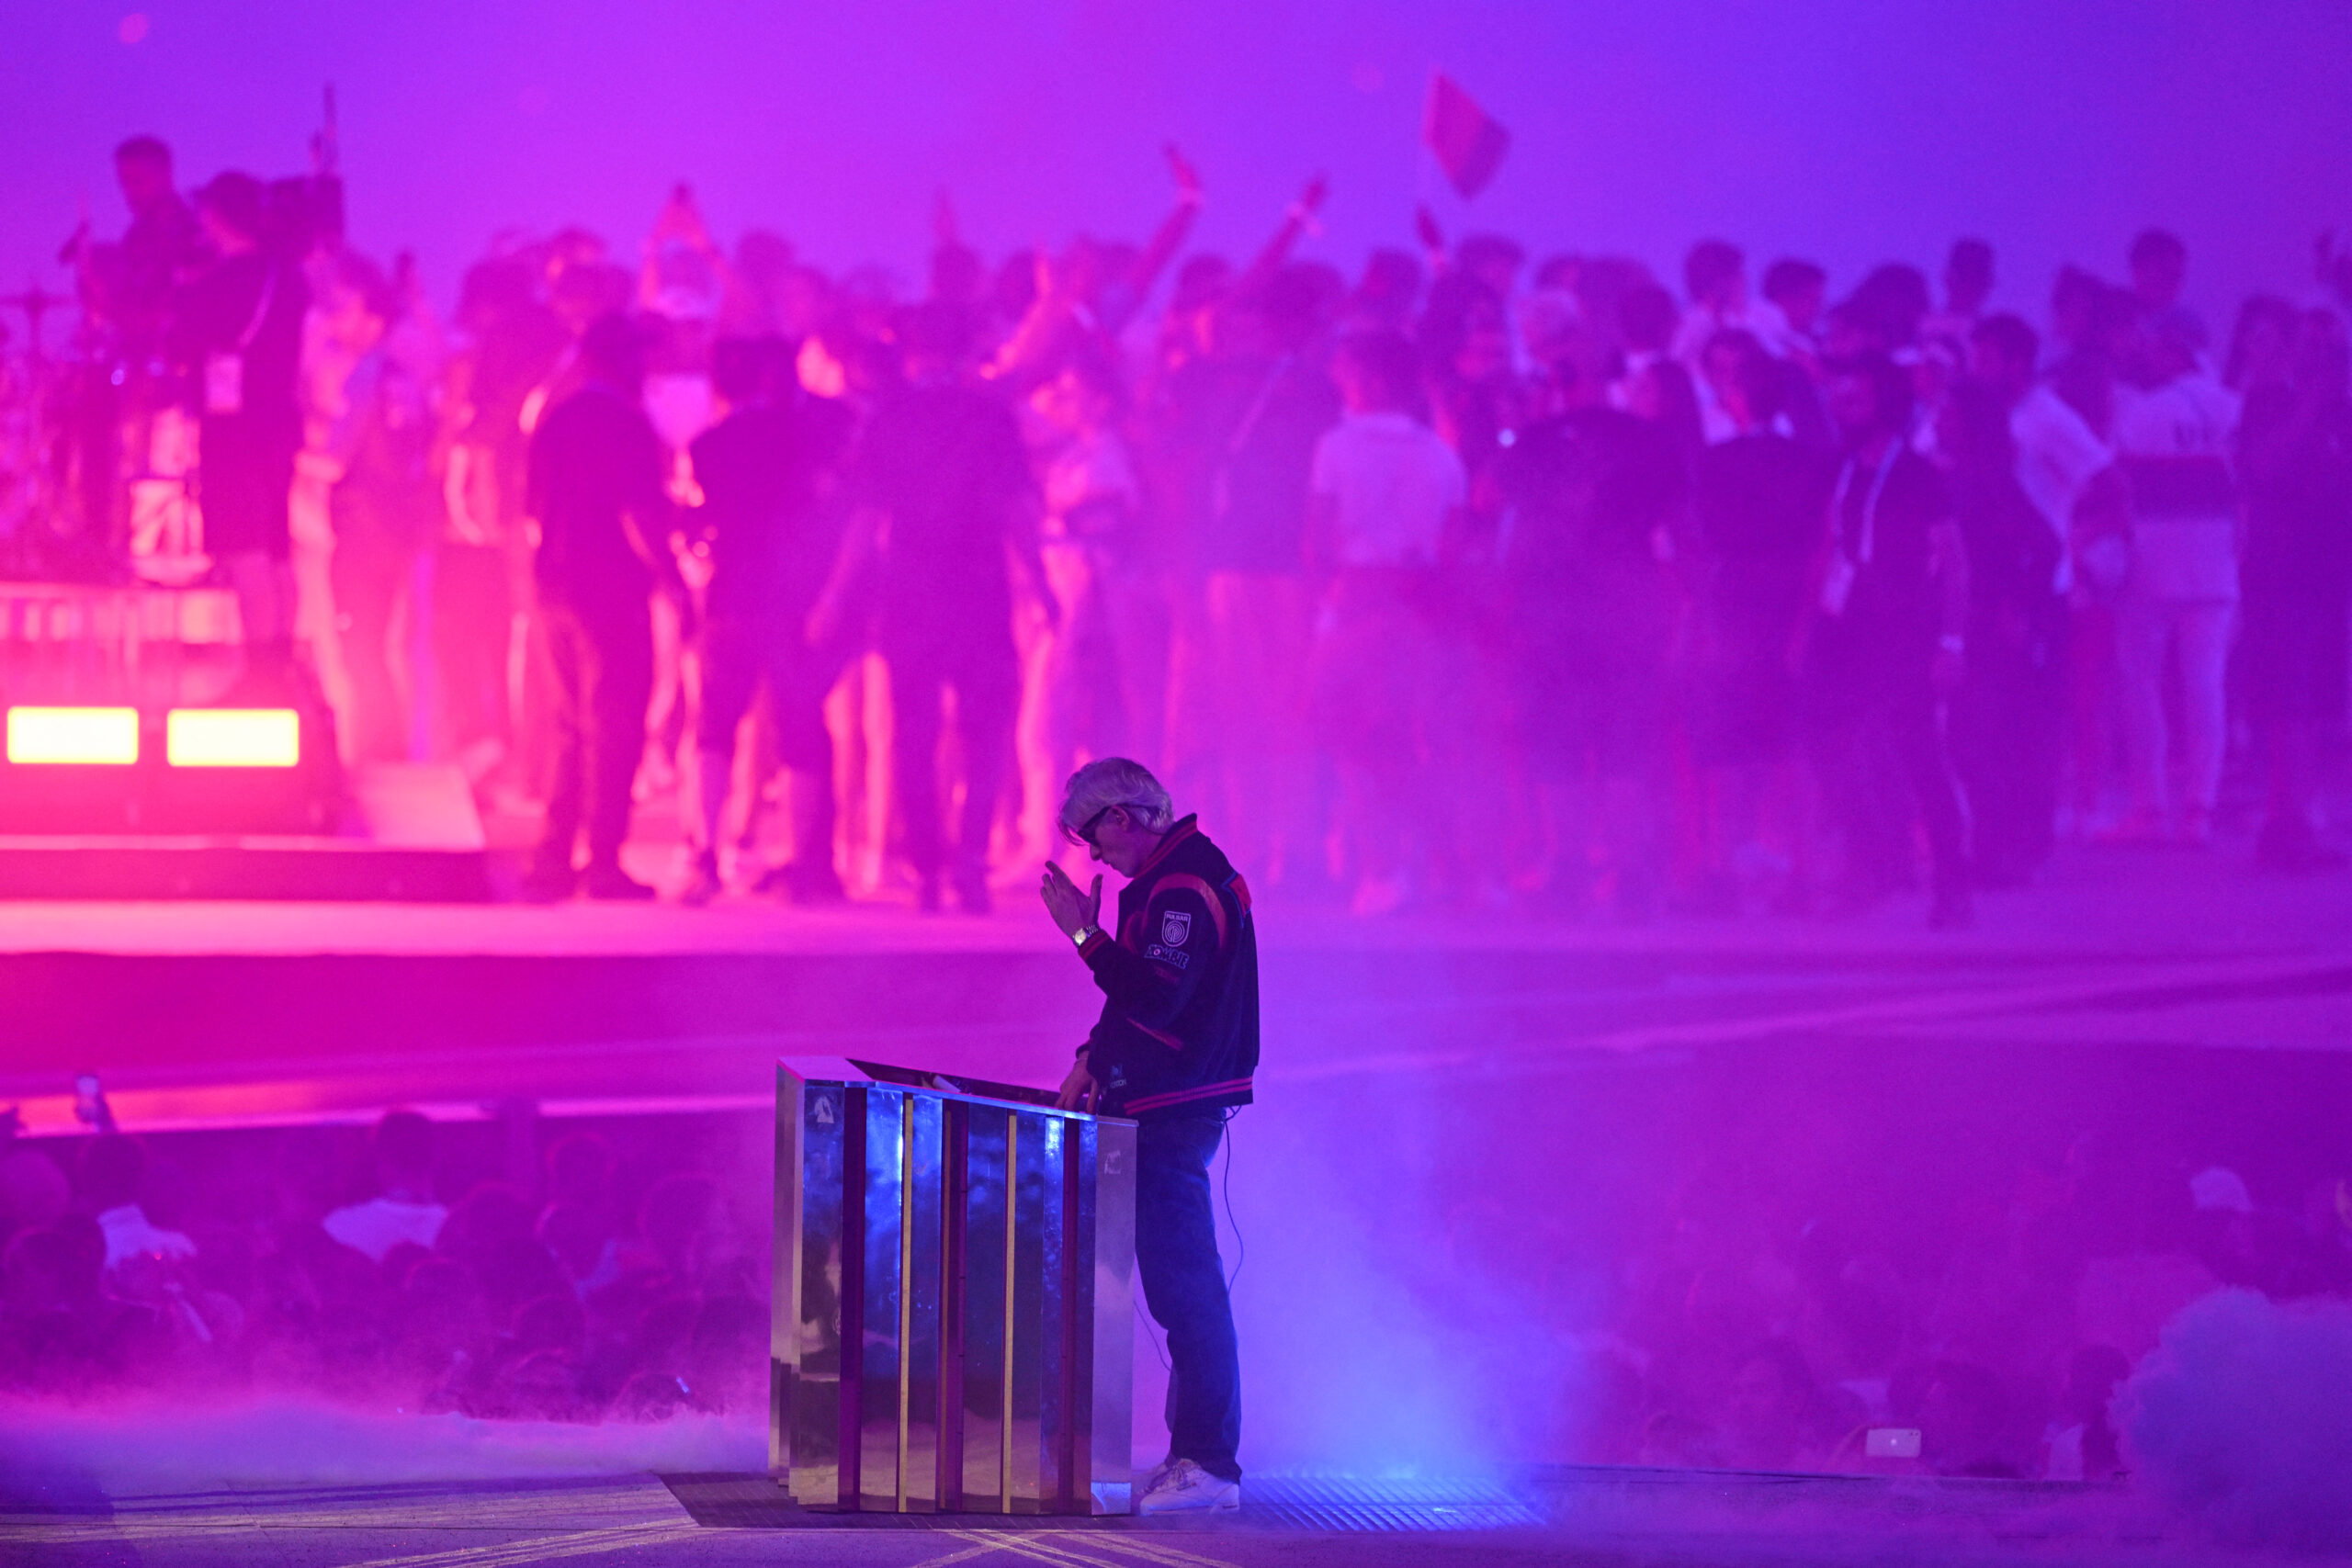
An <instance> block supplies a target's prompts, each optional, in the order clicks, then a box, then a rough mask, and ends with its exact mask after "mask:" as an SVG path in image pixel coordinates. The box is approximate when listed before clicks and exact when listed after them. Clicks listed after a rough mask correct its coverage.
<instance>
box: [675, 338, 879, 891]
mask: <svg viewBox="0 0 2352 1568" xmlns="http://www.w3.org/2000/svg"><path fill="white" fill-rule="evenodd" d="M792 374H793V370H792V349H791V345H790V344H787V343H786V342H785V340H783V339H782V338H775V337H768V338H726V339H721V340H720V341H719V342H718V344H716V345H715V346H714V348H713V350H712V353H711V380H712V383H713V385H714V387H715V389H717V391H718V396H719V397H720V398H721V399H722V400H724V402H725V404H726V409H727V413H726V417H724V418H723V419H721V420H720V421H719V422H718V423H717V424H715V425H713V426H712V427H711V428H710V429H708V430H706V431H704V432H703V433H702V434H700V435H697V436H696V437H695V440H694V445H693V446H692V447H691V448H689V451H690V453H691V455H692V457H693V461H694V477H695V486H696V488H697V489H699V490H700V491H702V498H703V499H702V504H701V505H700V506H699V507H697V508H696V509H695V517H694V521H695V523H696V524H697V525H700V527H701V528H702V529H703V530H704V531H705V532H706V533H707V536H708V539H709V545H710V557H711V575H710V585H709V587H708V589H707V591H706V593H705V607H706V615H705V617H704V621H703V640H702V705H701V711H700V712H699V714H698V715H697V716H696V720H695V746H696V750H697V753H698V758H697V761H698V765H697V767H696V769H695V776H696V780H697V783H698V784H699V788H700V794H701V805H702V814H701V828H700V831H701V835H702V843H701V847H700V848H699V849H698V850H697V851H696V852H695V870H694V878H693V881H692V882H691V883H690V884H689V885H688V886H687V888H686V891H685V894H684V901H685V902H686V903H688V904H707V903H708V902H709V901H710V900H711V899H712V898H714V897H718V893H719V891H720V889H721V886H722V884H721V882H720V879H719V863H718V843H719V839H720V836H721V823H722V818H724V816H725V813H726V807H727V794H728V787H729V783H730V782H731V780H732V778H733V774H734V766H733V763H734V759H735V741H736V731H737V729H738V728H739V727H740V726H741V723H742V721H743V716H744V715H745V714H746V713H748V712H750V711H751V707H752V701H753V699H754V698H755V697H756V696H757V695H758V694H759V691H760V688H761V686H762V685H763V683H764V685H765V686H766V689H767V694H768V704H769V711H770V713H771V715H772V716H774V719H775V737H776V750H777V753H778V755H779V756H780V758H781V759H782V761H783V763H784V768H785V779H786V795H787V801H788V804H789V807H790V812H791V822H792V829H791V840H792V850H791V856H792V858H791V859H790V860H789V861H788V862H787V863H786V864H785V865H784V866H783V867H782V868H781V872H782V874H781V876H780V878H779V880H780V882H781V884H782V886H783V888H784V890H785V891H786V893H787V894H788V895H789V896H790V897H792V898H793V900H794V901H795V902H797V903H804V904H822V903H838V902H840V901H841V899H842V897H844V895H843V893H842V882H841V876H840V874H839V873H838V872H837V871H836V870H835V869H834V865H833V743H832V736H831V732H830V731H828V730H827V729H826V728H825V712H824V707H825V694H826V693H827V692H828V691H829V690H831V686H832V683H833V676H834V674H835V673H836V672H837V671H839V669H840V667H841V663H842V658H841V655H840V653H839V651H838V649H834V648H826V649H819V648H812V647H811V646H809V641H808V637H807V626H808V619H809V608H810V606H811V605H813V604H815V603H816V598H817V593H818V592H819V590H820V589H821V588H822V587H823V585H824V575H825V572H826V571H827V570H828V569H829V568H830V567H831V564H832V560H833V554H834V551H835V549H836V548H837V547H838V545H839V541H838V539H837V538H836V537H835V536H834V532H835V531H834V530H833V529H832V528H831V527H829V526H828V524H829V522H830V517H831V513H830V511H829V503H830V502H831V493H830V492H831V489H832V488H833V483H834V475H835V473H836V471H837V469H838V466H839V464H840V461H841V458H842V455H843V452H844V449H845V448H846V447H847V446H848V442H849V431H848V429H847V423H848V416H847V413H846V411H843V410H842V409H841V408H840V407H839V406H838V405H836V404H833V403H831V402H828V401H827V400H822V399H818V398H811V397H808V396H806V395H804V394H802V393H801V392H800V389H799V388H798V386H797V384H796V383H795V382H794V381H793V379H792ZM758 783H759V781H758V780H757V779H756V778H755V779H754V780H753V789H754V792H755V794H756V791H757V787H758Z"/></svg>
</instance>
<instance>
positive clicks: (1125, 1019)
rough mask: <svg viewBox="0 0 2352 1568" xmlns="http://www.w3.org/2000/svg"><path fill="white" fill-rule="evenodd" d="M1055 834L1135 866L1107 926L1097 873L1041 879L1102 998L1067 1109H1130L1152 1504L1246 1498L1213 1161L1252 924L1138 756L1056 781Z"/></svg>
mask: <svg viewBox="0 0 2352 1568" xmlns="http://www.w3.org/2000/svg"><path fill="white" fill-rule="evenodd" d="M1060 827H1061V830H1062V833H1063V835H1064V836H1065V837H1067V838H1068V839H1069V840H1070V841H1071V842H1073V843H1081V844H1084V845H1085V846H1086V848H1087V852H1088V854H1089V855H1090V856H1091V858H1092V859H1093V860H1095V861H1096V862H1098V863H1102V864H1103V865H1107V866H1109V867H1110V868H1111V869H1112V870H1114V871H1116V872H1118V873H1119V874H1121V875H1123V876H1125V877H1126V878H1127V885H1126V886H1125V887H1124V888H1122V889H1120V892H1119V899H1118V906H1117V911H1116V915H1115V919H1114V924H1113V925H1112V926H1110V927H1108V928H1106V927H1105V926H1104V925H1103V878H1102V876H1101V875H1100V874H1097V875H1096V876H1095V877H1094V879H1093V882H1092V884H1091V886H1087V887H1083V888H1081V887H1080V886H1078V884H1077V883H1076V882H1075V881H1073V880H1072V879H1071V877H1070V876H1069V873H1067V872H1065V871H1063V870H1062V868H1061V867H1060V866H1059V865H1057V864H1055V863H1051V862H1048V863H1046V872H1045V879H1044V882H1043V884H1042V886H1040V887H1039V889H1038V891H1039V893H1040V895H1041V896H1042V897H1044V899H1045V902H1046V912H1047V913H1048V914H1050V915H1051V916H1052V917H1053V920H1054V924H1055V925H1057V926H1058V927H1060V928H1061V931H1062V934H1063V935H1065V936H1067V937H1069V939H1070V941H1071V942H1074V943H1075V944H1076V945H1077V947H1078V954H1079V957H1080V958H1081V959H1082V960H1084V961H1085V964H1086V966H1087V968H1088V969H1089V970H1090V971H1091V972H1092V974H1093V976H1094V983H1095V984H1096V985H1097V986H1099V987H1102V990H1103V1016H1102V1018H1101V1019H1100V1020H1099V1021H1097V1022H1096V1023H1095V1025H1094V1028H1093V1030H1092V1032H1091V1033H1089V1034H1088V1036H1087V1040H1086V1043H1085V1044H1083V1045H1081V1046H1080V1047H1079V1051H1078V1060H1077V1062H1076V1063H1075V1064H1074V1065H1073V1066H1071V1067H1070V1071H1069V1077H1068V1078H1067V1079H1065V1080H1064V1081H1063V1084H1062V1089H1061V1097H1060V1104H1061V1105H1062V1106H1063V1108H1064V1109H1067V1110H1081V1111H1102V1112H1104V1113H1107V1114H1111V1115H1117V1116H1132V1117H1134V1118H1135V1119H1136V1123H1137V1125H1136V1272H1137V1273H1138V1274H1139V1275H1140V1276H1141V1277H1142V1280H1143V1294H1144V1303H1145V1304H1146V1305H1147V1306H1148V1307H1149V1308H1150V1309H1151V1315H1152V1316H1153V1317H1154V1318H1155V1319H1157V1320H1158V1321H1159V1325H1160V1326H1161V1327H1162V1328H1164V1329H1166V1330H1167V1332H1168V1356H1169V1359H1170V1363H1171V1364H1172V1365H1171V1371H1170V1377H1169V1387H1168V1427H1169V1448H1168V1459H1167V1461H1166V1462H1164V1463H1163V1464H1161V1465H1160V1466H1159V1469H1158V1470H1157V1471H1155V1472H1153V1474H1152V1476H1151V1477H1150V1479H1149V1481H1148V1482H1147V1483H1146V1484H1145V1486H1144V1488H1143V1491H1142V1495H1141V1496H1140V1497H1139V1499H1138V1500H1137V1502H1136V1511H1137V1512H1139V1513H1145V1514H1165V1513H1196V1512H1210V1511H1225V1510H1229V1509H1235V1508H1238V1507H1239V1506H1241V1466H1240V1464H1239V1463H1238V1461H1237V1460H1236V1458H1235V1450H1236V1449H1237V1448H1238V1444H1239V1442H1240V1437H1241V1365H1240V1359H1239V1353H1238V1348H1237V1342H1236V1340H1235V1337H1234V1332H1233V1307H1232V1303H1231V1301H1230V1299H1229V1298H1228V1296H1227V1289H1226V1278H1225V1265H1224V1262H1223V1260H1222V1259H1221V1258H1219V1257H1218V1256H1217V1247H1216V1208H1215V1206H1214V1205H1213V1203H1212V1202H1211V1201H1210V1191H1209V1161H1210V1160H1211V1159H1212V1158H1213V1157H1214V1156H1216V1147H1217V1145H1218V1143H1219V1142H1220V1141H1221V1140H1222V1139H1223V1138H1224V1136H1225V1122H1226V1120H1227V1117H1228V1116H1229V1115H1230V1114H1231V1113H1232V1112H1233V1111H1235V1110H1236V1109H1238V1108H1239V1107H1241V1106H1244V1105H1248V1104H1249V1103H1250V1100H1251V1077H1252V1075H1253V1074H1254V1073H1255V1072H1256V1071H1257V1066H1258V931H1257V923H1256V921H1255V919H1253V918H1252V916H1251V914H1250V887H1249V885H1248V884H1247V883H1245V882H1244V881H1242V879H1241V874H1240V873H1238V872H1237V871H1235V870H1234V869H1233V863H1231V862H1230V861H1228V860H1227V859H1226V858H1225V854H1224V852H1223V851H1221V850H1219V849H1218V848H1217V847H1216V845H1215V844H1213V843H1211V842H1209V840H1208V838H1207V836H1206V835H1204V833H1202V832H1201V830H1200V828H1199V825H1198V823H1197V821H1196V819H1195V818H1191V817H1186V818H1182V820H1179V819H1178V818H1177V817H1176V814H1175V807H1174V806H1173V804H1172V803H1171V802H1170V800H1169V797H1168V792H1167V790H1165V789H1164V788H1162V787H1161V786H1160V784H1159V780H1158V779H1155V778H1153V777H1152V776H1151V774H1150V773H1149V772H1148V770H1146V769H1145V768H1144V767H1143V765H1142V764H1141V763H1139V762H1133V761H1128V760H1126V759H1125V758H1124V757H1106V758H1103V759H1102V760H1100V761H1092V762H1089V763H1088V764H1086V766H1084V767H1082V768H1080V769H1079V770H1078V772H1076V773H1072V774H1071V775H1070V778H1069V786H1068V787H1067V788H1066V789H1065V790H1064V792H1063V797H1062V807H1061V814H1060Z"/></svg>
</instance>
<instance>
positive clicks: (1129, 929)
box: [1079, 817, 1258, 1122]
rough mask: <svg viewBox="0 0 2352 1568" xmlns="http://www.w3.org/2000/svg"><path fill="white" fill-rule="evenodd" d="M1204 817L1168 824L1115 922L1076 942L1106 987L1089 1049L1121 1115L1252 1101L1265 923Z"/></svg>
mask: <svg viewBox="0 0 2352 1568" xmlns="http://www.w3.org/2000/svg"><path fill="white" fill-rule="evenodd" d="M1195 821H1196V818H1191V817H1187V818H1184V819H1183V820H1182V821H1181V822H1179V823H1177V824H1176V826H1175V827H1173V828H1171V829H1169V831H1168V836H1167V837H1166V838H1165V839H1162V840H1160V841H1159V848H1158V849H1157V850H1154V851H1153V852H1152V853H1151V858H1150V859H1148V860H1147V861H1145V862H1144V863H1143V865H1142V866H1141V867H1140V868H1139V869H1138V870H1137V871H1136V874H1135V879H1134V880H1133V881H1131V882H1129V883H1128V884H1127V885H1126V886H1125V887H1123V888H1121V889H1120V890H1119V914H1118V925H1117V926H1116V928H1115V929H1106V930H1102V931H1096V932H1095V933H1094V935H1092V936H1091V937H1090V938H1088V939H1087V942H1086V945H1085V946H1083V947H1081V948H1080V949H1079V955H1080V957H1081V958H1083V959H1085V960H1086V966H1087V967H1088V968H1089V969H1091V970H1092V971H1093V972H1094V983H1095V984H1096V985H1098V986H1100V987H1103V998H1104V1000H1103V1016H1102V1018H1101V1019H1100V1020H1099V1021H1097V1022H1096V1023H1095V1025H1094V1030H1093V1032H1092V1033H1091V1034H1090V1035H1088V1036H1087V1040H1086V1043H1085V1044H1084V1045H1083V1046H1081V1047H1080V1051H1081V1053H1082V1054H1083V1055H1085V1057H1086V1062H1087V1070H1088V1071H1089V1072H1091V1073H1092V1074H1093V1076H1094V1081H1095V1082H1096V1083H1097V1084H1099V1085H1100V1086H1102V1089H1103V1110H1105V1111H1110V1112H1112V1113H1113V1114H1114V1115H1119V1116H1133V1117H1136V1118H1137V1119H1139V1120H1142V1121H1147V1122H1150V1121H1161V1120H1170V1119H1173V1118H1175V1117H1179V1116H1196V1115H1200V1114H1203V1113H1204V1112H1210V1111H1218V1110H1221V1109H1223V1108H1224V1107H1226V1106H1228V1105H1247V1104H1249V1103H1250V1076H1251V1075H1252V1074H1254V1073H1255V1072H1256V1071H1257V1070H1258V930H1257V926H1256V923H1255V922H1254V921H1253V920H1252V919H1251V918H1250V888H1249V885H1248V884H1246V883H1244V882H1243V881H1242V880H1241V875H1240V874H1239V873H1238V872H1237V871H1235V870H1234V869H1233V865H1232V863H1231V862H1229V861H1227V859H1226V858H1225V853H1224V852H1223V851H1221V850H1219V849H1218V848H1217V847H1216V845H1215V844H1212V843H1210V842H1209V841H1208V840H1207V838H1206V837H1204V835H1203V834H1202V832H1201V830H1200V829H1199V828H1198V827H1196V826H1194V823H1195Z"/></svg>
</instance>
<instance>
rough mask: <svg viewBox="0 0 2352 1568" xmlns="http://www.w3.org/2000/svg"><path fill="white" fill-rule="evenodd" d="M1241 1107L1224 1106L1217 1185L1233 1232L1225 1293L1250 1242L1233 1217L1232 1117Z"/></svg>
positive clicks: (1236, 1276)
mask: <svg viewBox="0 0 2352 1568" xmlns="http://www.w3.org/2000/svg"><path fill="white" fill-rule="evenodd" d="M1240 1109H1241V1107H1239V1106H1238V1105H1228V1106H1227V1107H1226V1108H1225V1170H1224V1172H1223V1175H1222V1177H1221V1179H1220V1180H1219V1182H1218V1185H1219V1186H1220V1187H1222V1188H1223V1189H1224V1190H1225V1223H1226V1224H1227V1226H1228V1227H1229V1228H1230V1229H1231V1230H1232V1232H1233V1272H1232V1273H1230V1274H1228V1275H1227V1276H1226V1278H1225V1293H1226V1294H1227V1295H1228V1296H1229V1295H1231V1294H1232V1293H1233V1281H1234V1280H1238V1279H1239V1278H1241V1266H1242V1265H1243V1264H1244V1263H1247V1262H1249V1261H1250V1244H1249V1243H1247V1242H1245V1241H1243V1240H1242V1239H1241V1225H1240V1223H1239V1222H1238V1221H1237V1220H1236V1219H1234V1217H1233V1118H1234V1115H1235V1113H1236V1112H1238V1111H1239V1110H1240Z"/></svg>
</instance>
